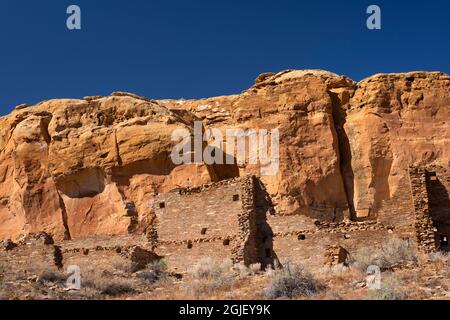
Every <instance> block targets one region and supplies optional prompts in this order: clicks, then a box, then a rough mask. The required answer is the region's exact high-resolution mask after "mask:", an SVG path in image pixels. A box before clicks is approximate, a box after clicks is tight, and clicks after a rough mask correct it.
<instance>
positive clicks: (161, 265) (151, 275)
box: [137, 259, 167, 284]
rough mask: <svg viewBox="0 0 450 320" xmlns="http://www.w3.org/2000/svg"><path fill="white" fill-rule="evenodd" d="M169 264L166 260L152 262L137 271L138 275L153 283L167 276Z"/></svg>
mask: <svg viewBox="0 0 450 320" xmlns="http://www.w3.org/2000/svg"><path fill="white" fill-rule="evenodd" d="M166 276H167V264H166V262H165V261H164V260H162V259H161V260H158V261H155V262H152V263H150V264H149V265H148V266H147V267H146V268H145V269H144V270H141V271H139V272H137V277H138V278H139V279H141V280H144V282H146V283H148V284H153V283H155V282H157V281H159V280H162V279H164V278H166Z"/></svg>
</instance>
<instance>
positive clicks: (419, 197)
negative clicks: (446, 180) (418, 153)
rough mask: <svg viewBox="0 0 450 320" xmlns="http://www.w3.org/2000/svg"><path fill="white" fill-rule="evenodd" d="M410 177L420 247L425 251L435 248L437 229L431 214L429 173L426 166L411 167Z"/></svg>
mask: <svg viewBox="0 0 450 320" xmlns="http://www.w3.org/2000/svg"><path fill="white" fill-rule="evenodd" d="M409 177H410V181H411V191H412V195H413V203H414V211H415V217H416V222H415V227H416V236H417V241H418V246H419V249H420V250H422V251H424V252H432V251H434V250H435V248H436V245H435V231H434V225H433V220H432V219H431V216H430V208H429V198H428V192H427V188H426V181H427V174H426V170H425V169H424V168H417V167H410V170H409Z"/></svg>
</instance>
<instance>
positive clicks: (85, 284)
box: [81, 269, 136, 296]
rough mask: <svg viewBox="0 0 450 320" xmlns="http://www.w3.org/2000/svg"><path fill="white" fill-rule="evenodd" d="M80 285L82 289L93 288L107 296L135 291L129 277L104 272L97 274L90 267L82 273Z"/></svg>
mask: <svg viewBox="0 0 450 320" xmlns="http://www.w3.org/2000/svg"><path fill="white" fill-rule="evenodd" d="M81 286H82V288H83V289H91V290H95V291H97V292H98V293H100V294H104V295H109V296H119V295H123V294H127V293H133V292H135V291H136V290H135V288H134V282H133V281H132V280H131V279H121V278H116V277H113V276H112V275H107V274H105V273H102V274H99V273H98V272H96V271H95V270H92V269H88V270H86V271H85V272H84V273H83V278H82V281H81Z"/></svg>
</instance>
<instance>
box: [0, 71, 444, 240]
mask: <svg viewBox="0 0 450 320" xmlns="http://www.w3.org/2000/svg"><path fill="white" fill-rule="evenodd" d="M449 109H450V77H449V76H447V75H445V74H442V73H437V72H414V73H406V74H389V75H387V74H381V75H375V76H372V77H370V78H367V79H365V80H363V81H361V82H359V83H355V82H354V81H352V80H351V79H348V78H346V77H343V76H338V75H335V74H332V73H329V72H325V71H310V70H306V71H283V72H280V73H278V74H272V73H267V74H263V75H261V76H259V77H258V79H257V80H256V82H255V85H254V86H253V87H252V88H250V89H249V90H246V91H245V92H243V93H242V94H239V95H232V96H224V97H215V98H209V99H199V100H160V101H154V100H149V99H145V98H142V97H138V96H135V95H132V94H127V93H114V94H112V95H111V96H109V97H86V98H85V99H83V100H51V101H45V102H42V103H39V104H37V105H35V106H32V107H27V106H25V105H22V106H19V107H17V108H16V110H14V111H13V112H12V113H11V114H10V115H8V116H5V117H2V118H0V239H6V238H13V239H17V238H20V237H22V236H23V235H25V234H28V233H30V232H37V231H46V232H48V233H51V234H53V235H54V236H55V237H56V238H60V239H62V238H66V239H68V238H80V237H84V236H89V235H94V234H95V235H99V234H125V233H129V232H146V231H147V230H148V228H149V227H150V226H151V223H152V218H153V214H152V206H151V203H152V202H151V201H152V200H153V199H154V198H155V196H156V195H157V194H158V193H163V192H166V191H168V190H170V189H173V188H175V187H178V186H193V185H198V184H201V183H205V182H209V181H216V180H220V179H224V178H229V177H233V176H236V175H243V174H246V173H253V174H257V175H260V173H261V170H260V169H261V167H260V166H259V165H250V164H243V165H240V166H237V165H229V166H225V165H215V166H206V165H203V164H190V165H189V164H188V165H180V166H175V165H174V164H173V162H172V160H171V158H170V153H171V151H172V149H173V147H174V142H172V141H171V134H172V132H173V131H174V130H175V129H177V128H186V129H188V130H189V131H192V130H193V121H194V120H196V119H197V120H202V121H203V125H204V127H205V128H218V129H221V130H223V131H225V130H226V129H228V128H234V129H237V128H239V129H243V130H246V129H254V130H257V129H275V128H277V129H279V131H280V170H279V172H278V174H276V175H274V176H263V177H262V179H263V181H264V182H265V183H266V185H267V187H268V191H269V193H270V194H271V195H272V197H273V199H274V202H275V203H276V205H277V210H278V212H279V213H280V214H286V215H295V214H301V215H307V216H310V217H312V218H319V219H324V220H327V219H328V220H333V219H336V218H339V217H338V216H342V215H350V216H352V217H355V216H358V217H364V216H366V215H367V214H383V212H382V207H381V204H382V202H383V201H384V200H387V199H389V198H390V197H392V196H393V195H394V193H395V191H396V189H397V188H398V185H399V181H400V180H401V179H402V178H403V177H404V176H405V169H406V168H407V166H408V165H409V164H436V165H440V166H448V165H449V153H450V150H449V149H450V148H449V140H450V128H449V124H448V119H449V117H448V112H449ZM225 151H226V150H225Z"/></svg>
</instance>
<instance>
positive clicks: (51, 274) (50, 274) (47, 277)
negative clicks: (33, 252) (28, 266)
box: [38, 270, 67, 284]
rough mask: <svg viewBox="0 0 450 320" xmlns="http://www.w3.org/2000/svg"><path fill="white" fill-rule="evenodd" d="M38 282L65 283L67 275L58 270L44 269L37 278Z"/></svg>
mask: <svg viewBox="0 0 450 320" xmlns="http://www.w3.org/2000/svg"><path fill="white" fill-rule="evenodd" d="M38 281H39V283H48V282H50V283H59V284H62V283H65V282H66V281H67V276H66V275H64V274H62V273H61V272H59V271H53V270H44V271H43V272H42V273H41V274H40V275H39V278H38Z"/></svg>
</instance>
